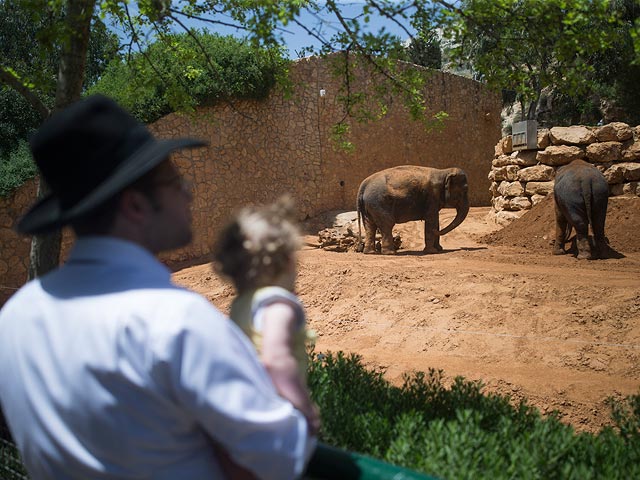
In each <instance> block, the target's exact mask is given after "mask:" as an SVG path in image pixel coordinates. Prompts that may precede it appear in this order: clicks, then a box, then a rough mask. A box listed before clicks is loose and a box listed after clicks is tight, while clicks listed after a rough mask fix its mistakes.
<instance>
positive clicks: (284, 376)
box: [261, 302, 320, 434]
mask: <svg viewBox="0 0 640 480" xmlns="http://www.w3.org/2000/svg"><path fill="white" fill-rule="evenodd" d="M262 318H263V324H262V355H261V356H262V362H263V363H264V366H265V368H266V369H267V372H269V375H270V376H271V379H272V380H273V383H274V385H275V387H276V389H277V390H278V393H279V394H280V395H282V396H283V397H284V398H286V399H287V400H289V401H290V402H291V403H292V404H293V406H294V407H296V408H297V409H298V410H300V411H301V412H302V413H303V414H304V416H305V417H306V418H307V422H308V423H309V431H310V433H311V434H316V433H317V432H318V430H319V428H320V415H319V413H318V408H317V407H316V405H315V404H314V403H313V402H312V400H311V397H310V396H309V391H308V389H307V386H306V384H305V382H304V379H303V377H302V376H301V375H300V372H299V370H298V363H297V361H296V358H295V357H294V355H293V341H294V340H293V339H294V335H295V332H296V328H297V326H296V315H295V310H294V309H293V308H292V307H291V305H289V304H288V303H285V302H275V303H272V304H270V305H268V306H266V307H264V310H263V317H262Z"/></svg>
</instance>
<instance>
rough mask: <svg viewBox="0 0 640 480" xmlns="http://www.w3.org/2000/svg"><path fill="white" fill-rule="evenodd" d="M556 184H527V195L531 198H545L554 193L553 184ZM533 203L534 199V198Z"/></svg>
mask: <svg viewBox="0 0 640 480" xmlns="http://www.w3.org/2000/svg"><path fill="white" fill-rule="evenodd" d="M554 183H555V182H552V181H551V182H527V183H526V184H525V193H526V194H527V195H529V196H530V197H533V196H534V195H539V196H542V197H545V196H546V195H549V194H550V193H551V192H553V184H554ZM532 201H533V198H532Z"/></svg>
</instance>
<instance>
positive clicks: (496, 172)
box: [489, 165, 519, 182]
mask: <svg viewBox="0 0 640 480" xmlns="http://www.w3.org/2000/svg"><path fill="white" fill-rule="evenodd" d="M518 170H519V168H518V166H517V165H507V166H505V167H498V168H492V169H491V171H490V172H489V180H491V181H493V182H501V181H503V180H508V181H510V182H513V181H515V180H517V179H518Z"/></svg>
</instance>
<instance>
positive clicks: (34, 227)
mask: <svg viewBox="0 0 640 480" xmlns="http://www.w3.org/2000/svg"><path fill="white" fill-rule="evenodd" d="M206 145H207V142H204V141H202V140H197V139H193V138H180V139H170V140H155V139H154V140H152V141H149V142H147V143H146V144H144V145H143V146H142V147H140V148H139V149H138V150H137V151H136V152H135V153H134V154H133V155H131V156H130V157H129V158H128V159H127V161H125V162H123V163H122V164H121V165H120V166H119V167H118V168H117V169H116V170H114V171H113V173H112V174H111V175H110V176H109V177H107V178H106V179H105V181H104V182H102V183H101V184H100V185H98V186H97V187H96V188H95V189H94V190H92V191H91V193H89V195H87V196H86V197H85V198H83V199H82V200H81V201H80V202H78V203H77V204H76V205H74V206H73V207H71V208H69V209H66V210H65V209H63V208H62V206H61V205H60V201H59V199H58V198H57V197H56V196H54V195H51V194H49V195H46V196H45V197H43V198H42V199H41V200H39V201H38V202H37V203H36V204H35V205H33V207H31V208H30V209H29V211H28V212H27V213H26V214H25V215H24V216H23V217H22V218H21V219H20V220H19V221H18V224H17V225H16V230H17V231H18V232H19V233H23V234H30V235H36V234H41V233H46V232H48V231H51V230H54V229H56V228H60V227H63V226H64V225H67V224H68V223H70V222H71V221H73V220H75V219H77V218H79V217H81V216H83V215H85V214H86V213H88V212H90V211H91V210H93V209H94V208H96V207H98V206H99V205H100V204H102V203H103V202H104V201H106V200H108V199H109V198H111V197H112V196H113V195H115V194H116V193H118V192H119V191H121V190H122V189H124V188H125V187H127V186H128V185H131V184H132V183H133V182H135V181H136V180H138V179H139V178H140V177H142V176H143V175H144V174H145V173H147V172H149V171H150V170H151V169H152V168H154V167H155V166H157V165H159V164H160V163H162V162H163V161H164V160H165V159H166V158H167V156H168V155H169V154H170V153H171V152H173V151H174V150H179V149H183V148H196V147H204V146H206Z"/></svg>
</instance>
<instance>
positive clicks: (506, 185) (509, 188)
mask: <svg viewBox="0 0 640 480" xmlns="http://www.w3.org/2000/svg"><path fill="white" fill-rule="evenodd" d="M498 193H500V195H502V196H503V197H519V196H521V195H524V187H523V186H522V183H520V182H507V181H504V182H500V185H499V186H498Z"/></svg>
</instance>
